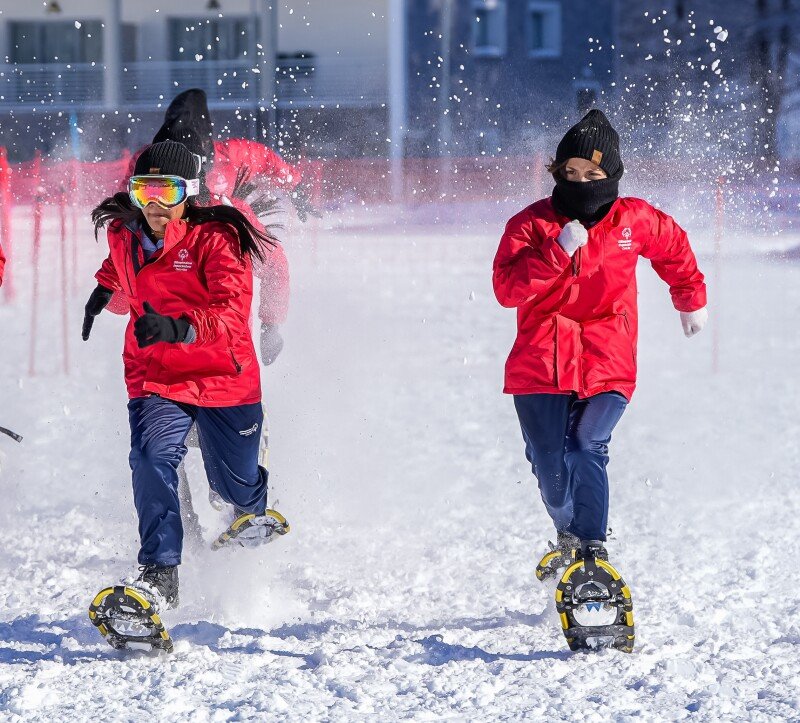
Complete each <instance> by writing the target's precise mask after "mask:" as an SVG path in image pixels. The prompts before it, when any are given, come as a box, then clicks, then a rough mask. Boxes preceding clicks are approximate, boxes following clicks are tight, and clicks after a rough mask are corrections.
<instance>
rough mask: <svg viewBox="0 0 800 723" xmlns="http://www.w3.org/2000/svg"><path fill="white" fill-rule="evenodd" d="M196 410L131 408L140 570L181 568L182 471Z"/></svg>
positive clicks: (149, 404)
mask: <svg viewBox="0 0 800 723" xmlns="http://www.w3.org/2000/svg"><path fill="white" fill-rule="evenodd" d="M192 414H193V408H192V407H190V406H188V405H183V404H177V403H176V402H173V401H170V400H169V399H163V398H162V397H156V396H153V397H141V398H138V399H131V401H130V402H128V418H129V421H130V425H131V453H130V457H129V461H130V465H131V471H132V472H133V502H134V504H135V505H136V513H137V514H138V516H139V539H140V542H141V548H140V550H139V564H141V565H149V564H156V565H179V564H180V562H181V551H182V549H183V525H182V524H181V512H180V502H179V499H178V466H179V465H180V463H181V461H182V460H183V458H184V456H185V455H186V447H185V446H184V441H185V440H186V435H187V433H188V432H189V428H190V427H191V426H192V421H193V420H192Z"/></svg>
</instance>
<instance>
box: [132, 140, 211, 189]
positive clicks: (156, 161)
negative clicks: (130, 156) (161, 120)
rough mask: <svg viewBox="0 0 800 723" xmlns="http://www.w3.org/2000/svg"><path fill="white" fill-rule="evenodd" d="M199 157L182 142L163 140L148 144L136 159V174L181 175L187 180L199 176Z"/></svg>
mask: <svg viewBox="0 0 800 723" xmlns="http://www.w3.org/2000/svg"><path fill="white" fill-rule="evenodd" d="M199 173H200V169H199V168H198V164H197V158H196V157H195V156H193V155H192V152H191V151H190V150H189V149H188V148H187V147H186V146H184V145H183V144H182V143H178V142H176V141H161V142H160V143H153V145H151V146H147V148H145V149H144V150H143V151H142V154H141V155H140V156H139V158H137V159H136V167H135V169H134V175H137V176H139V175H148V174H159V175H162V176H180V177H181V178H185V179H186V180H193V179H195V178H199Z"/></svg>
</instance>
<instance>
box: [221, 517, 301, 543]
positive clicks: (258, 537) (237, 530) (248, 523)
mask: <svg viewBox="0 0 800 723" xmlns="http://www.w3.org/2000/svg"><path fill="white" fill-rule="evenodd" d="M289 529H290V528H289V523H288V522H287V521H286V518H285V517H284V516H283V515H282V514H281V513H280V512H277V511H276V510H265V512H264V514H262V515H256V514H253V513H252V512H242V511H241V510H237V514H236V519H234V521H233V522H232V523H231V524H230V526H229V527H228V529H227V530H225V532H223V533H222V534H221V535H220V536H219V537H218V538H217V539H216V540H214V542H213V543H211V549H212V550H220V549H222V548H223V547H231V546H235V545H239V546H241V547H258V546H259V545H265V544H267V543H268V542H273V541H274V540H276V539H277V538H278V537H281V536H283V535H285V534H286V533H288V532H289Z"/></svg>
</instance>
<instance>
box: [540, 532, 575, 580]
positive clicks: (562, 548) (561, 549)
mask: <svg viewBox="0 0 800 723" xmlns="http://www.w3.org/2000/svg"><path fill="white" fill-rule="evenodd" d="M547 544H548V545H549V546H550V551H549V552H547V553H546V554H545V555H544V557H542V559H541V560H539V564H538V565H537V566H536V579H537V580H539V582H544V581H545V580H550V579H552V578H555V577H556V576H557V575H558V573H559V571H561V570H564V569H565V568H567V567H569V566H570V565H571V564H572V563H573V562H574V561H575V550H576V549H577V548H579V547H580V545H581V541H580V540H579V539H578V538H577V537H575V535H573V534H572V533H570V532H562V531H559V532H558V537H557V539H556V544H555V545H554V544H553V543H552V542H548V543H547Z"/></svg>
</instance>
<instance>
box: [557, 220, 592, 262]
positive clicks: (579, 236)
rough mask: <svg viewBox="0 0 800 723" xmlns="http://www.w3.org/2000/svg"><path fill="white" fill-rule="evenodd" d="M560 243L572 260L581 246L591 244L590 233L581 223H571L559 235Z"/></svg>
mask: <svg viewBox="0 0 800 723" xmlns="http://www.w3.org/2000/svg"><path fill="white" fill-rule="evenodd" d="M558 243H559V245H560V246H561V248H562V249H564V251H566V252H567V254H568V255H569V256H570V258H571V257H572V255H573V254H574V253H575V252H576V251H577V250H578V249H579V248H580V247H581V246H586V244H587V243H589V232H588V231H587V230H586V229H585V228H584V227H583V224H582V223H581V222H580V221H570V222H569V223H568V224H567V225H566V226H564V228H562V229H561V233H560V234H558Z"/></svg>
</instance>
